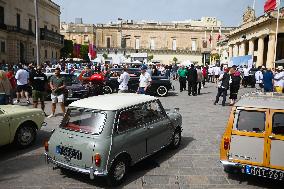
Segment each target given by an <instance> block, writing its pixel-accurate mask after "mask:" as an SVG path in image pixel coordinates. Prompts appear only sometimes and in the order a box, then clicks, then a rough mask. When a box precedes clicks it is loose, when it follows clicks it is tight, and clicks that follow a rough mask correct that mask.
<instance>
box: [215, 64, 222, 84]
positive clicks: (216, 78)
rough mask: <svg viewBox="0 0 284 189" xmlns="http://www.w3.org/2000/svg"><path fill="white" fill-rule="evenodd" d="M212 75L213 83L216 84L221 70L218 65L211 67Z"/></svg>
mask: <svg viewBox="0 0 284 189" xmlns="http://www.w3.org/2000/svg"><path fill="white" fill-rule="evenodd" d="M213 74H214V81H215V83H216V84H217V83H218V79H219V77H220V75H221V68H220V67H219V66H218V65H215V66H214V67H213Z"/></svg>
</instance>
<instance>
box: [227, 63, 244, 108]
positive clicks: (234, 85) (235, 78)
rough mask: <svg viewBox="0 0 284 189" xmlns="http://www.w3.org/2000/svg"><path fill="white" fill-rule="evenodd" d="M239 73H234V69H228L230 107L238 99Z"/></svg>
mask: <svg viewBox="0 0 284 189" xmlns="http://www.w3.org/2000/svg"><path fill="white" fill-rule="evenodd" d="M241 80H242V78H241V73H240V72H238V71H236V69H235V68H231V69H230V82H229V83H230V99H231V102H230V105H231V106H232V105H234V104H235V103H236V100H237V98H238V92H239V89H240V85H241Z"/></svg>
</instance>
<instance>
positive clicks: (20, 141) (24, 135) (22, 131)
mask: <svg viewBox="0 0 284 189" xmlns="http://www.w3.org/2000/svg"><path fill="white" fill-rule="evenodd" d="M35 139H36V130H35V129H34V128H33V127H32V126H29V125H23V126H21V127H19V128H18V130H17V132H16V135H15V144H16V145H17V146H18V147H19V148H25V147H28V146H30V145H31V144H32V143H33V142H34V141H35Z"/></svg>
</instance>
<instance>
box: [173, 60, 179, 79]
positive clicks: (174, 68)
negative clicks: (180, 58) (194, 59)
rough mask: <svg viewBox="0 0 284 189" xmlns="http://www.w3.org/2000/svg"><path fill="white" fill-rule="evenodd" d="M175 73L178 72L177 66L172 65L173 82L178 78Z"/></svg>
mask: <svg viewBox="0 0 284 189" xmlns="http://www.w3.org/2000/svg"><path fill="white" fill-rule="evenodd" d="M177 71H178V66H177V64H174V65H173V67H172V76H173V80H176V79H177V78H178V76H177Z"/></svg>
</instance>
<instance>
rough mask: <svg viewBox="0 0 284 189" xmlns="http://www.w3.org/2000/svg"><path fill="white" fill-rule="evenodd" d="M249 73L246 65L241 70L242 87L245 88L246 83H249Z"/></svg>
mask: <svg viewBox="0 0 284 189" xmlns="http://www.w3.org/2000/svg"><path fill="white" fill-rule="evenodd" d="M249 71H250V69H249V68H248V67H247V66H246V65H244V68H243V73H244V78H243V85H244V87H245V88H246V87H247V86H248V83H249Z"/></svg>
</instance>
